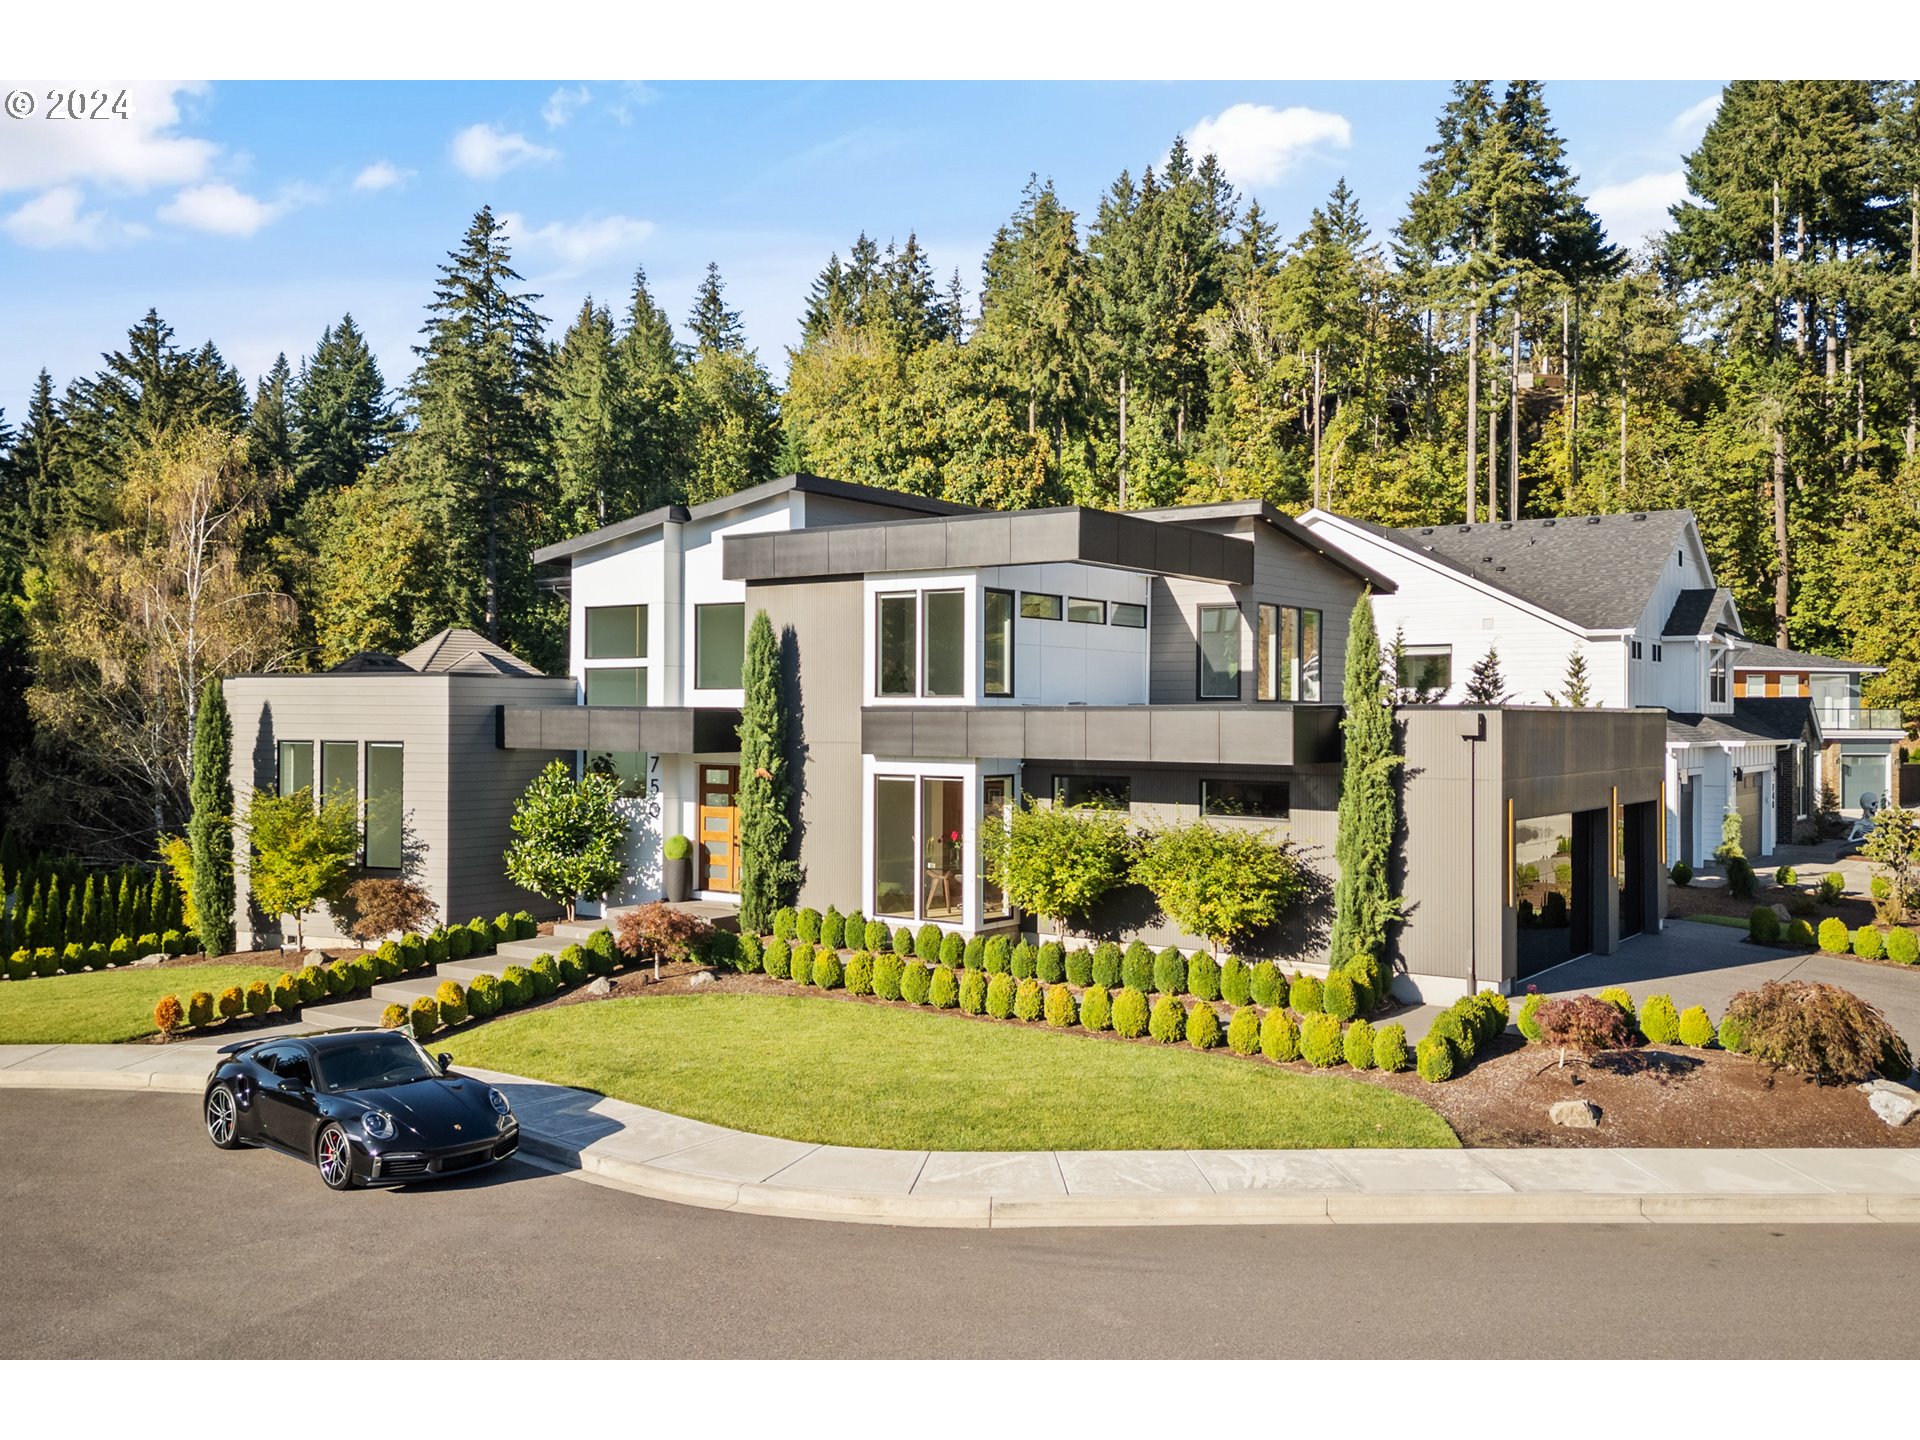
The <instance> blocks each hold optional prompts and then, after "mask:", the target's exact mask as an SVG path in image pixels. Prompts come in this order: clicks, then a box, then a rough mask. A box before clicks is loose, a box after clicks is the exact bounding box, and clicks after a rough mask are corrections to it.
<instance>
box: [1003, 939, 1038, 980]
mask: <svg viewBox="0 0 1920 1440" xmlns="http://www.w3.org/2000/svg"><path fill="white" fill-rule="evenodd" d="M1007 973H1008V974H1009V975H1011V976H1013V978H1014V979H1016V980H1031V979H1032V978H1033V944H1032V942H1031V941H1027V940H1022V941H1021V942H1020V943H1019V944H1018V945H1015V946H1014V947H1013V953H1012V954H1011V955H1009V956H1008V957H1007Z"/></svg>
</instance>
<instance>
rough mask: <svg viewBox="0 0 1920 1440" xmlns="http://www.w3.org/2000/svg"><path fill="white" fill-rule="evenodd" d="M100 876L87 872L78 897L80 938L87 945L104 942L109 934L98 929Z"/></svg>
mask: <svg viewBox="0 0 1920 1440" xmlns="http://www.w3.org/2000/svg"><path fill="white" fill-rule="evenodd" d="M99 881H100V877H99V876H97V875H95V874H94V873H93V872H92V871H88V872H87V881H86V888H85V890H83V891H82V892H81V897H80V938H81V939H83V940H85V941H86V942H87V943H88V944H89V945H99V944H102V943H104V942H105V941H106V940H107V939H109V938H111V937H109V936H104V935H102V934H101V931H100V885H99Z"/></svg>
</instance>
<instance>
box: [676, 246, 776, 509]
mask: <svg viewBox="0 0 1920 1440" xmlns="http://www.w3.org/2000/svg"><path fill="white" fill-rule="evenodd" d="M687 325H688V328H689V329H690V330H691V331H692V332H693V335H694V339H695V341H696V342H697V343H696V345H695V348H694V356H693V364H692V365H691V366H690V367H689V368H688V371H687V374H686V378H685V381H684V383H683V384H682V386H681V387H680V395H681V403H682V405H683V407H684V412H683V413H684V417H685V423H686V424H687V426H688V448H689V466H688V469H689V474H688V478H687V499H689V500H692V501H700V500H712V499H715V498H717V497H719V496H721V495H731V494H732V493H734V492H735V491H736V490H742V489H745V488H746V487H747V486H749V485H755V484H758V483H759V482H760V481H762V480H769V479H771V478H772V477H773V462H774V458H775V457H776V456H777V455H778V454H779V453H780V420H779V402H778V398H777V397H776V395H775V393H774V389H773V382H772V380H771V379H770V378H768V375H767V372H766V369H765V367H763V366H762V365H761V364H760V359H759V356H757V355H756V354H754V352H753V351H751V350H749V349H748V348H747V342H746V334H745V331H744V330H743V329H742V328H741V324H740V314H739V312H738V311H736V310H729V309H728V308H727V305H726V299H725V286H724V284H723V282H722V281H721V279H720V267H719V266H718V265H711V264H710V265H708V266H707V277H706V279H705V280H704V281H703V282H702V283H701V286H700V292H699V294H698V296H697V297H696V298H695V300H694V306H693V313H692V315H691V316H689V317H688V321H687Z"/></svg>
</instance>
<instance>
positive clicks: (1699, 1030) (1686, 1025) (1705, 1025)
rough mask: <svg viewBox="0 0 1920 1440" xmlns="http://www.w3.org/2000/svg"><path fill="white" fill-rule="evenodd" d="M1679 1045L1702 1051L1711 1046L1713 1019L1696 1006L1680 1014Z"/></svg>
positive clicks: (1690, 1006) (1689, 1007) (1691, 1006)
mask: <svg viewBox="0 0 1920 1440" xmlns="http://www.w3.org/2000/svg"><path fill="white" fill-rule="evenodd" d="M1680 1043H1681V1044H1682V1045H1691V1046H1692V1047H1693V1048H1694V1049H1696V1050H1704V1049H1706V1048H1707V1047H1708V1046H1709V1045H1711V1044H1713V1017H1712V1016H1710V1015H1708V1014H1707V1012H1706V1010H1705V1009H1703V1008H1702V1007H1701V1006H1698V1005H1689V1006H1688V1007H1687V1008H1686V1009H1684V1010H1682V1011H1681V1012H1680Z"/></svg>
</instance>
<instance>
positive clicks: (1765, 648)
mask: <svg viewBox="0 0 1920 1440" xmlns="http://www.w3.org/2000/svg"><path fill="white" fill-rule="evenodd" d="M1733 668H1734V669H1736V670H1828V671H1833V672H1835V673H1838V674H1843V675H1878V674H1880V673H1881V672H1882V671H1883V670H1885V669H1886V668H1887V667H1886V666H1884V665H1863V664H1861V663H1860V662H1859V661H1858V660H1842V659H1841V658H1840V657H1838V656H1837V655H1812V654H1809V653H1807V652H1806V651H1804V650H1787V649H1783V648H1782V647H1781V646H1778V645H1748V646H1746V647H1745V648H1744V649H1741V650H1737V651H1735V652H1734V656H1733Z"/></svg>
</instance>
